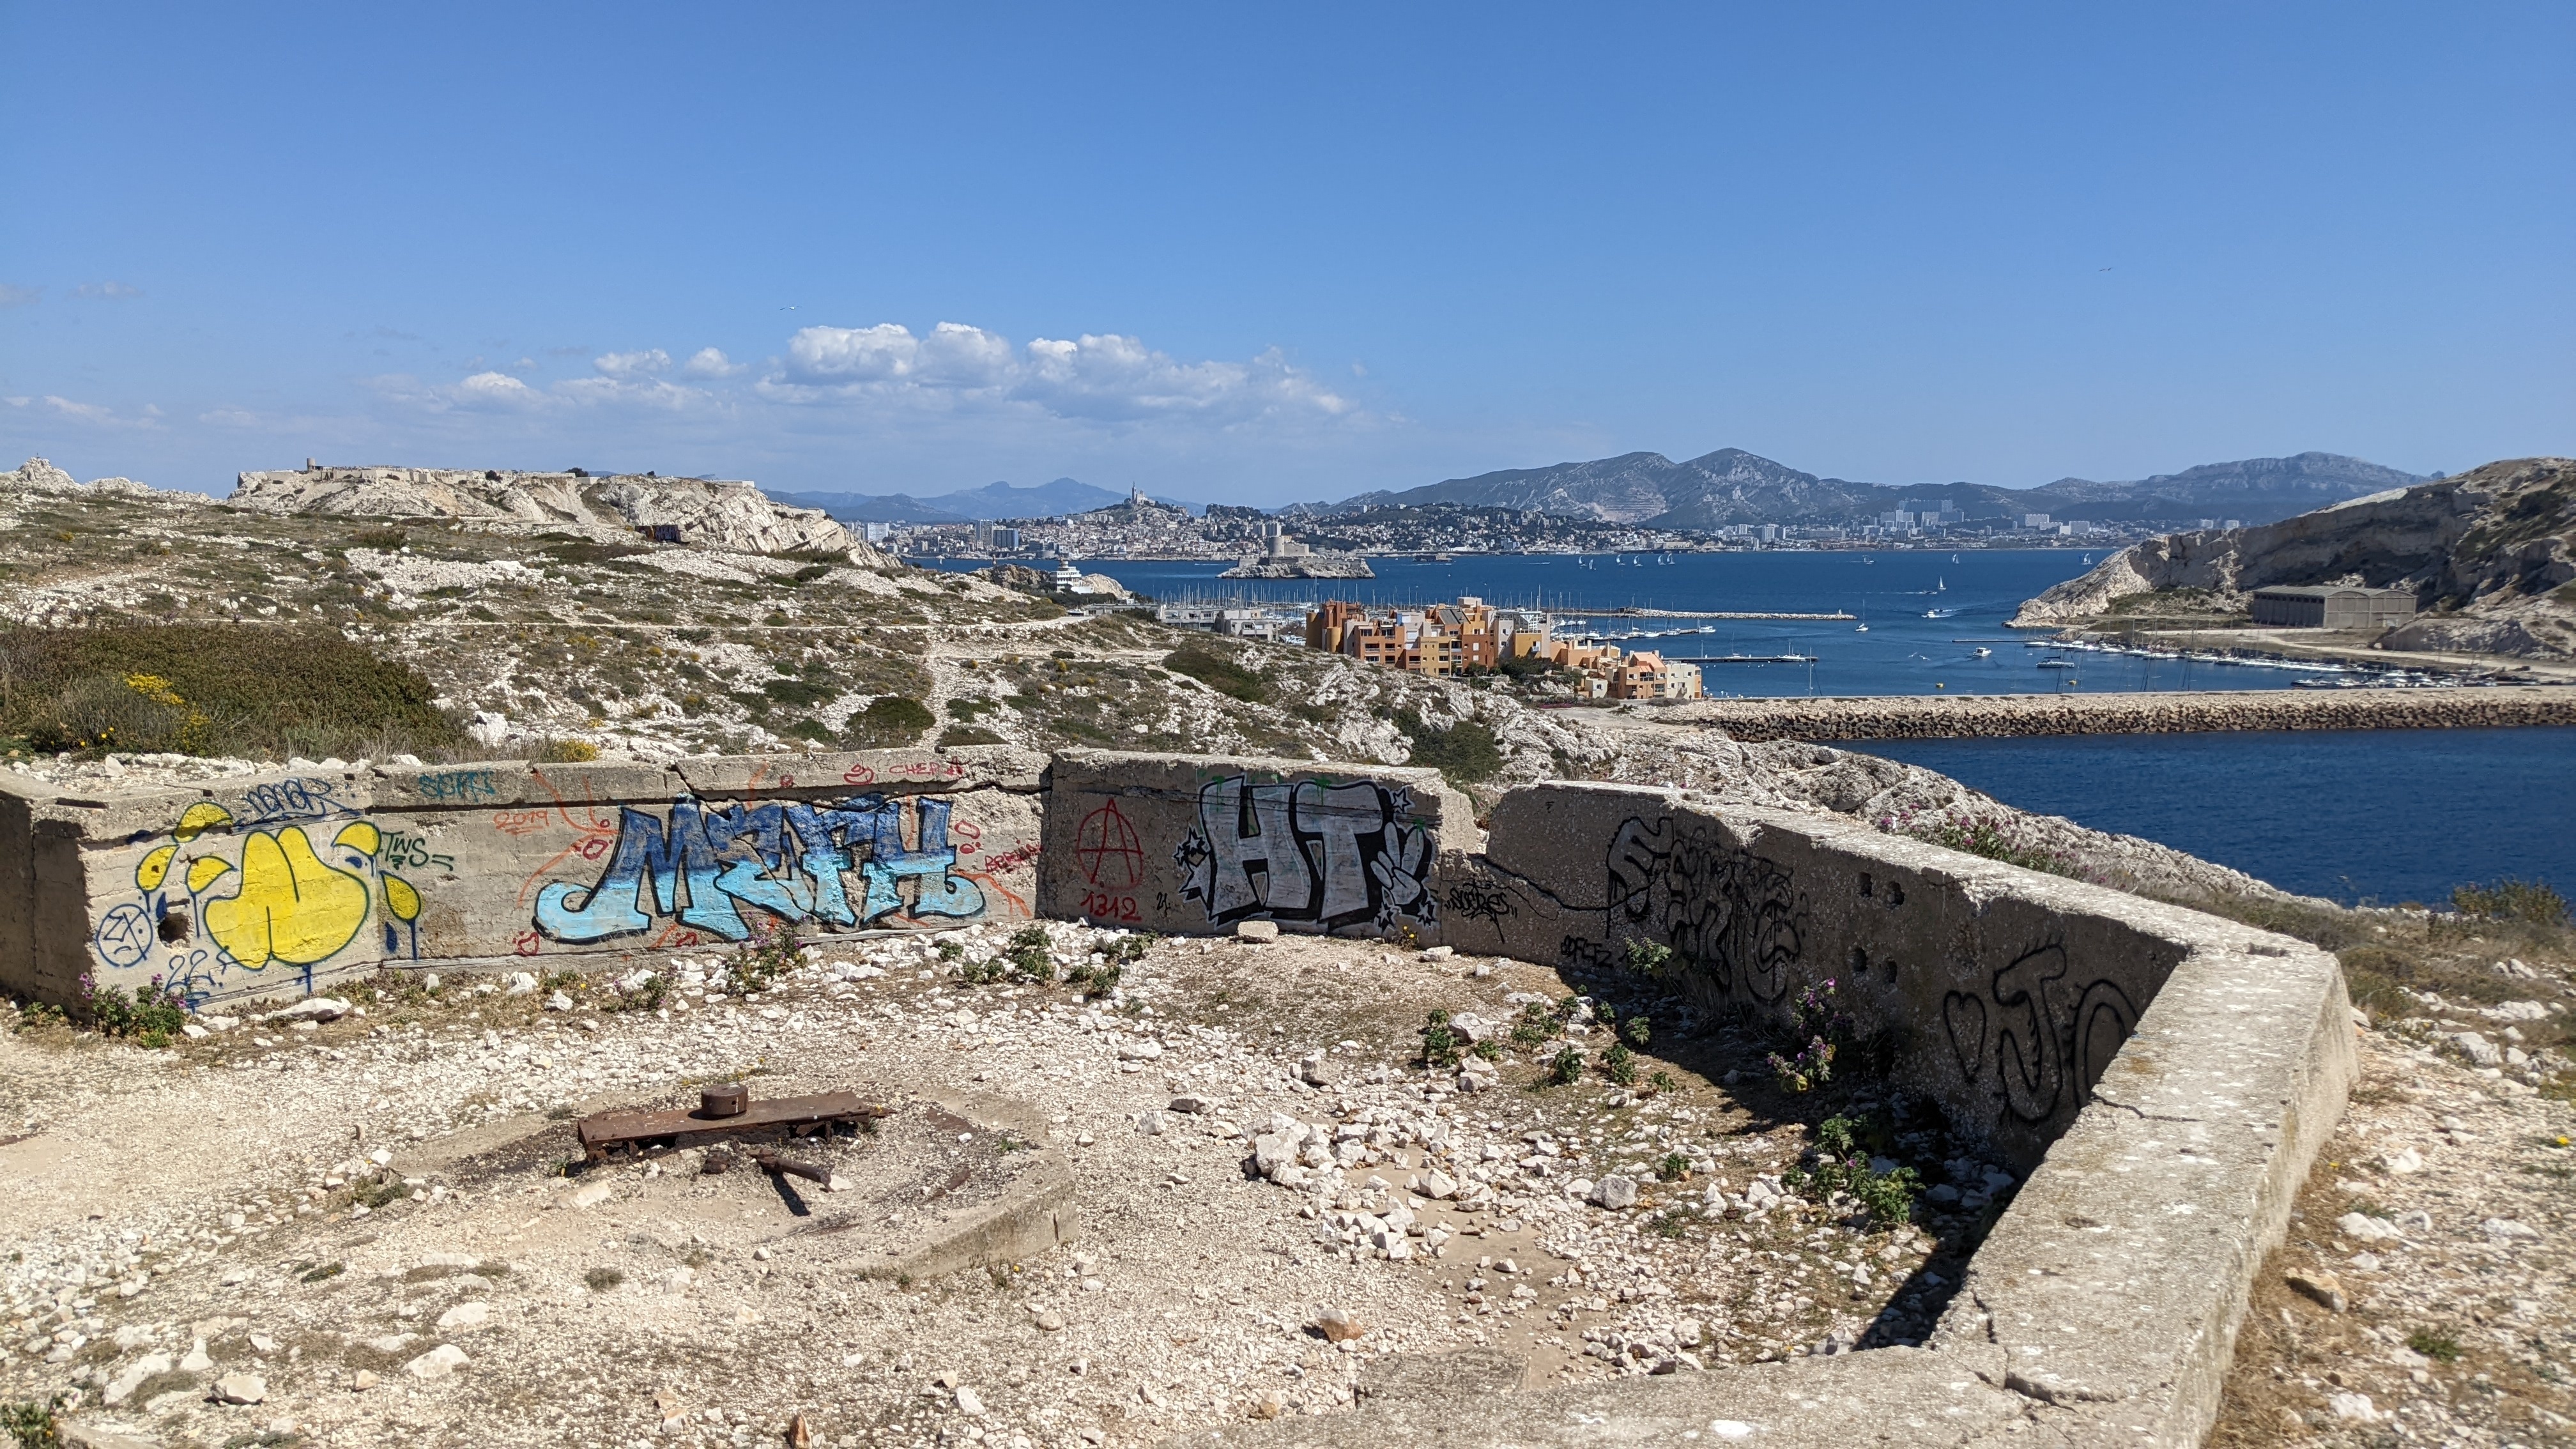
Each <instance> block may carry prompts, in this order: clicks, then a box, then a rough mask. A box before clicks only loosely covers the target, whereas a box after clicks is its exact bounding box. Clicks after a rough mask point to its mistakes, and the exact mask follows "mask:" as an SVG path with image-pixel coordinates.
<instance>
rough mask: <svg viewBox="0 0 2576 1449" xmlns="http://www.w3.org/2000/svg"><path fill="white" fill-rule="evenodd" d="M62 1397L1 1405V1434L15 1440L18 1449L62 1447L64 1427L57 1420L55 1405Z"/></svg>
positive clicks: (57, 1448) (58, 1448)
mask: <svg viewBox="0 0 2576 1449" xmlns="http://www.w3.org/2000/svg"><path fill="white" fill-rule="evenodd" d="M60 1402H61V1399H60V1397H59V1396H57V1397H56V1398H55V1399H53V1400H51V1401H49V1402H46V1403H42V1404H35V1403H23V1402H21V1403H11V1404H6V1405H0V1433H6V1434H7V1435H8V1436H9V1437H10V1439H12V1440H13V1441H15V1442H16V1444H17V1449H62V1442H63V1436H62V1431H61V1429H60V1428H59V1427H58V1426H57V1425H56V1424H55V1422H54V1405H55V1404H57V1403H60Z"/></svg>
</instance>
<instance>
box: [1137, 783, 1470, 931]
mask: <svg viewBox="0 0 2576 1449" xmlns="http://www.w3.org/2000/svg"><path fill="white" fill-rule="evenodd" d="M1412 815H1413V792H1412V791H1411V790H1409V789H1404V788H1401V787H1397V788H1389V787H1387V786H1384V785H1377V784H1370V783H1366V782H1361V783H1355V784H1347V785H1335V784H1330V783H1328V782H1325V781H1321V780H1296V781H1280V782H1276V783H1271V784H1255V783H1253V782H1252V780H1251V779H1250V778H1248V777H1246V776H1243V775H1228V776H1225V777H1224V778H1221V779H1215V780H1210V781H1208V782H1206V783H1205V784H1203V785H1201V786H1200V787H1199V798H1198V818H1197V821H1196V823H1195V825H1194V827H1193V828H1192V829H1191V831H1190V832H1189V834H1188V836H1187V837H1186V838H1184V839H1183V840H1182V841H1181V843H1180V844H1179V845H1178V846H1177V847H1175V848H1174V850H1173V852H1172V860H1173V863H1174V864H1176V865H1178V866H1179V867H1180V868H1181V871H1182V875H1183V881H1182V885H1181V896H1182V898H1183V899H1185V900H1193V901H1197V902H1198V903H1199V904H1200V905H1201V907H1203V908H1204V909H1205V910H1206V911H1207V916H1208V920H1209V921H1211V922H1214V923H1218V924H1223V923H1225V922H1228V921H1239V920H1244V919H1246V918H1249V917H1253V916H1266V917H1269V918H1270V919H1273V920H1280V921H1304V922H1312V923H1313V924H1315V925H1318V926H1321V927H1323V928H1324V929H1326V930H1333V929H1337V928H1339V927H1344V926H1357V925H1373V926H1376V927H1379V928H1381V929H1384V928H1391V927H1393V926H1395V925H1396V924H1398V923H1399V922H1405V921H1411V922H1419V923H1422V924H1425V925H1428V924H1430V923H1432V922H1433V921H1436V920H1437V919H1438V918H1439V909H1440V907H1439V902H1438V901H1437V900H1435V899H1434V898H1433V896H1432V894H1431V864H1432V859H1433V856H1434V855H1435V853H1436V850H1437V845H1436V842H1435V841H1434V839H1433V834H1432V831H1431V829H1430V828H1429V827H1428V826H1426V825H1423V824H1422V823H1420V822H1419V821H1417V820H1415V819H1413V818H1412Z"/></svg>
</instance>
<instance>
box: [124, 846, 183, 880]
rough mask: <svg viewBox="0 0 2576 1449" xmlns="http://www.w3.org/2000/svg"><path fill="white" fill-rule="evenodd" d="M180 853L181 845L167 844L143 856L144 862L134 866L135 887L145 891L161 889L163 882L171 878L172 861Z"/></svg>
mask: <svg viewBox="0 0 2576 1449" xmlns="http://www.w3.org/2000/svg"><path fill="white" fill-rule="evenodd" d="M178 853H179V847H177V846H175V845H165V846H162V847H161V848H160V849H158V850H156V851H154V852H152V853H151V854H150V855H147V856H145V857H143V863H142V864H141V865H138V866H136V867H135V868H134V888H135V889H136V890H145V891H157V890H159V889H161V882H163V881H165V880H168V879H169V878H170V861H171V859H172V858H173V857H175V856H176V855H178Z"/></svg>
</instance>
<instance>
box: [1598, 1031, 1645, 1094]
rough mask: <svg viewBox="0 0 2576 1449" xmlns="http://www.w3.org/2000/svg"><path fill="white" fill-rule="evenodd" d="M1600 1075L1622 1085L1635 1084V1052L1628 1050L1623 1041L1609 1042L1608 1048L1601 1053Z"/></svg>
mask: <svg viewBox="0 0 2576 1449" xmlns="http://www.w3.org/2000/svg"><path fill="white" fill-rule="evenodd" d="M1601 1075H1603V1076H1605V1077H1608V1078H1609V1079H1610V1080H1612V1081H1614V1082H1616V1083H1618V1084H1619V1085H1620V1086H1623V1087H1627V1086H1633V1085H1635V1084H1636V1081H1637V1054H1636V1053H1635V1052H1632V1051H1630V1050H1628V1047H1627V1044H1626V1043H1625V1042H1615V1041H1614V1042H1612V1043H1610V1049H1609V1050H1608V1051H1606V1052H1603V1053H1602V1054H1601Z"/></svg>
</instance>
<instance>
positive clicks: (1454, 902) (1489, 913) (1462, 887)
mask: <svg viewBox="0 0 2576 1449" xmlns="http://www.w3.org/2000/svg"><path fill="white" fill-rule="evenodd" d="M1441 904H1443V905H1445V906H1447V907H1448V908H1449V910H1450V912H1451V913H1452V914H1454V915H1456V916H1458V917H1460V918H1462V919H1465V920H1470V921H1500V920H1501V919H1502V918H1503V917H1505V916H1509V915H1514V914H1517V913H1518V910H1519V908H1518V907H1516V906H1514V905H1513V904H1512V897H1511V893H1510V892H1509V891H1506V890H1504V889H1503V888H1502V887H1500V886H1497V885H1493V884H1491V883H1489V882H1486V881H1470V880H1462V881H1460V882H1458V883H1457V884H1456V885H1453V886H1451V887H1449V892H1448V894H1447V895H1445V896H1443V897H1442V898H1441Z"/></svg>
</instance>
